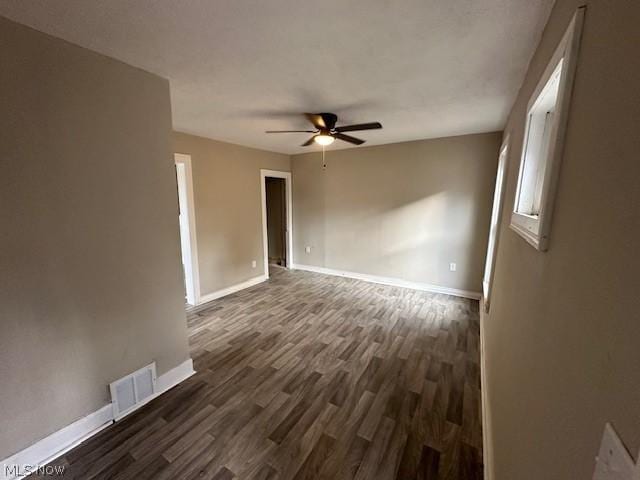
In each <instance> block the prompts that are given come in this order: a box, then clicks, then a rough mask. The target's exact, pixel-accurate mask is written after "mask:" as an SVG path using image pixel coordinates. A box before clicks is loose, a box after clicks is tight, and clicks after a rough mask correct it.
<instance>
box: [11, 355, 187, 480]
mask: <svg viewBox="0 0 640 480" xmlns="http://www.w3.org/2000/svg"><path fill="white" fill-rule="evenodd" d="M194 373H195V371H194V370H193V360H192V359H191V358H189V359H187V360H185V361H184V362H182V363H181V364H180V365H178V366H177V367H175V368H173V369H171V370H169V371H168V372H166V373H163V374H162V375H160V376H158V379H157V382H156V387H157V390H158V391H157V392H156V393H155V394H154V395H153V396H152V397H150V398H149V399H148V400H146V401H145V402H144V403H141V404H140V406H139V407H141V406H142V405H144V404H146V403H148V402H150V401H151V400H153V399H154V398H156V397H158V396H160V395H162V394H163V393H164V392H166V391H167V390H169V389H170V388H173V387H175V386H176V385H178V384H179V383H181V382H183V381H184V380H186V379H187V378H189V377H190V376H191V375H193V374H194ZM139 407H138V408H139ZM136 410H137V408H136ZM133 411H135V410H132V412H133ZM132 412H129V413H132ZM113 421H114V418H113V406H112V405H111V404H110V403H109V404H108V405H105V406H104V407H101V408H100V409H98V410H96V411H95V412H93V413H90V414H89V415H87V416H86V417H84V418H81V419H80V420H76V421H75V422H73V423H72V424H70V425H67V426H66V427H63V428H61V429H60V430H58V431H57V432H54V433H52V434H51V435H49V436H48V437H45V438H43V439H42V440H40V441H38V442H36V443H34V444H33V445H31V446H29V447H27V448H25V449H24V450H22V451H20V452H18V453H16V454H15V455H12V456H11V457H9V458H6V459H4V460H2V462H0V466H1V467H2V471H0V480H14V479H18V478H23V477H25V476H27V475H28V474H29V473H33V471H34V470H33V469H34V468H36V467H39V466H44V465H46V464H47V463H49V462H52V461H53V460H55V459H56V458H58V457H60V456H62V455H64V454H65V453H67V452H68V451H69V450H71V449H72V448H74V447H76V446H77V445H79V444H81V443H82V442H84V441H85V440H87V439H89V438H90V437H92V436H94V435H95V434H97V433H98V432H100V431H102V430H103V429H105V428H107V427H108V426H109V425H111V424H112V423H113ZM29 468H30V469H31V471H28V469H29Z"/></svg>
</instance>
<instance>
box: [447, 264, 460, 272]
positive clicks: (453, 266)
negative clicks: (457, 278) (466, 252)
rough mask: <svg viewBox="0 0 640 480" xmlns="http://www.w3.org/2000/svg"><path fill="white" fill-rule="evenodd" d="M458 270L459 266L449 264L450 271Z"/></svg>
mask: <svg viewBox="0 0 640 480" xmlns="http://www.w3.org/2000/svg"><path fill="white" fill-rule="evenodd" d="M456 268H458V266H457V265H456V264H455V263H450V264H449V271H451V272H455V271H456Z"/></svg>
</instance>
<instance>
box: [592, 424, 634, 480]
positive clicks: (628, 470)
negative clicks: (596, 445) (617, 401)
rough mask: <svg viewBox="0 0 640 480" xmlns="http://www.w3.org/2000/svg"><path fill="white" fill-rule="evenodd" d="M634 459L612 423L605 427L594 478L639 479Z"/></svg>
mask: <svg viewBox="0 0 640 480" xmlns="http://www.w3.org/2000/svg"><path fill="white" fill-rule="evenodd" d="M637 479H638V477H637V470H636V466H635V465H634V463H633V459H632V458H631V455H629V452H628V451H627V449H626V448H625V446H624V444H623V443H622V441H621V440H620V437H618V434H617V433H616V432H615V430H614V429H613V427H612V426H611V424H610V423H607V424H606V425H605V427H604V434H603V435H602V442H601V443H600V451H599V452H598V456H597V457H596V470H595V472H594V473H593V480H637Z"/></svg>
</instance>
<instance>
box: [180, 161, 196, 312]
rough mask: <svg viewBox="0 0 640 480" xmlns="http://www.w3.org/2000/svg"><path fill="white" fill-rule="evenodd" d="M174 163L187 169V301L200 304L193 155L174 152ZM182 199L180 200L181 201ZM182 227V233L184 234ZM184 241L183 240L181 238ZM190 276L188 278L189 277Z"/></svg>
mask: <svg viewBox="0 0 640 480" xmlns="http://www.w3.org/2000/svg"><path fill="white" fill-rule="evenodd" d="M173 159H174V163H175V164H176V165H178V164H182V165H184V171H185V187H186V188H185V189H186V200H187V218H188V220H189V221H188V225H189V232H188V235H189V241H188V245H189V250H190V252H189V254H190V255H189V256H190V259H191V262H190V267H191V272H190V273H191V274H190V275H189V272H187V271H185V272H184V275H185V278H186V282H185V283H186V285H187V303H188V304H189V305H198V304H200V296H201V295H200V269H199V267H198V240H197V236H196V212H195V202H194V199H193V173H192V171H191V155H187V154H185V153H174V155H173ZM179 201H180V200H178V202H179ZM182 234H183V232H182V229H180V235H182ZM181 241H182V240H181ZM180 248H181V251H180V254H181V255H182V246H181V247H180ZM187 277H188V278H187ZM189 283H191V291H189V290H190V288H189Z"/></svg>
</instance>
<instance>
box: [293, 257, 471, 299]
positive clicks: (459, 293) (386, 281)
mask: <svg viewBox="0 0 640 480" xmlns="http://www.w3.org/2000/svg"><path fill="white" fill-rule="evenodd" d="M291 268H294V269H297V270H305V271H307V272H315V273H324V274H326V275H335V276H338V277H347V278H354V279H356V280H364V281H365V282H372V283H380V284H383V285H391V286H394V287H402V288H411V289H413V290H421V291H423V292H432V293H443V294H446V295H453V296H456V297H464V298H471V299H473V300H480V298H481V297H482V294H481V293H480V292H472V291H470V290H459V289H457V288H449V287H440V286H438V285H431V284H428V283H421V282H410V281H408V280H402V279H400V278H393V277H380V276H378V275H369V274H367V273H356V272H348V271H344V270H334V269H333V268H325V267H316V266H315V265H300V264H296V265H292V267H291Z"/></svg>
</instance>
